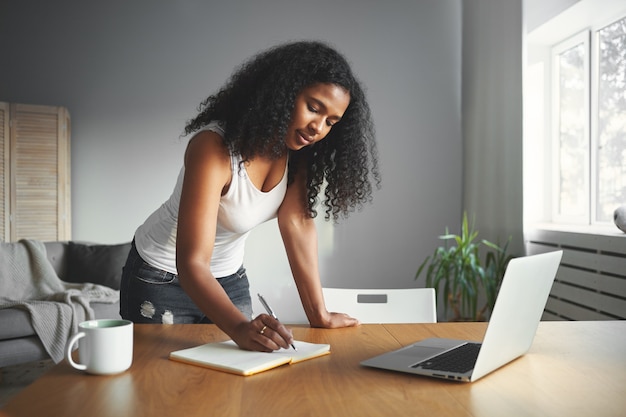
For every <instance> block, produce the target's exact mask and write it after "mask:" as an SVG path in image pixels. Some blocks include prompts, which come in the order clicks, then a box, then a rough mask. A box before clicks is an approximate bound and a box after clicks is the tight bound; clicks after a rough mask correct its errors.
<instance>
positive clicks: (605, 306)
mask: <svg viewBox="0 0 626 417" xmlns="http://www.w3.org/2000/svg"><path fill="white" fill-rule="evenodd" d="M524 240H525V246H526V252H527V253H528V254H529V255H531V254H536V253H544V252H550V251H553V250H557V249H562V250H563V259H562V261H561V265H560V266H559V270H558V272H557V275H556V279H555V282H554V285H553V287H552V290H551V292H550V297H549V298H548V302H547V304H546V308H545V310H544V314H543V317H542V320H616V319H626V234H623V233H621V232H619V231H617V232H616V233H615V234H610V233H609V234H597V235H596V234H594V235H591V234H585V233H574V232H563V231H556V230H543V229H542V230H531V231H526V233H525V236H524Z"/></svg>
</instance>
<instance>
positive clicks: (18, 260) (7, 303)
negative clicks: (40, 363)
mask: <svg viewBox="0 0 626 417" xmlns="http://www.w3.org/2000/svg"><path fill="white" fill-rule="evenodd" d="M117 300H119V292H118V291H115V290H113V289H111V288H108V287H105V286H102V285H96V284H89V283H86V284H70V283H67V282H64V281H62V280H61V279H60V278H59V277H58V276H57V274H56V272H55V270H54V268H53V267H52V265H51V264H50V262H49V261H48V259H47V256H46V247H45V245H44V244H43V242H40V241H36V240H21V241H19V242H14V243H4V242H2V243H0V308H12V307H15V308H23V309H25V310H27V311H28V312H29V313H30V316H31V321H32V325H33V328H34V329H35V332H36V333H37V336H39V338H40V339H41V342H42V344H43V346H44V347H45V349H46V351H47V352H48V354H49V355H50V357H51V358H52V359H53V360H54V361H55V362H56V363H58V362H61V361H62V360H63V358H64V352H65V346H66V343H67V341H68V339H69V337H70V336H72V335H73V334H74V333H76V332H77V331H78V324H79V323H80V322H82V321H84V320H91V319H93V318H94V312H93V309H92V308H91V307H90V302H92V301H96V302H102V303H115V302H116V301H117Z"/></svg>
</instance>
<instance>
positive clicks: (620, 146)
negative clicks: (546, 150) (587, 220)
mask: <svg viewBox="0 0 626 417" xmlns="http://www.w3.org/2000/svg"><path fill="white" fill-rule="evenodd" d="M596 50H597V55H598V59H597V66H598V71H597V74H598V75H597V97H598V98H597V103H598V104H597V110H596V111H595V113H596V114H595V115H594V116H595V117H594V118H595V119H596V120H597V129H596V135H595V136H596V138H597V139H596V140H595V142H596V144H595V147H594V148H595V149H597V151H596V155H595V158H594V160H595V165H596V167H597V169H596V171H597V173H596V175H597V178H596V181H595V182H596V187H595V198H594V200H593V203H594V204H595V210H593V211H592V212H595V220H596V221H598V222H604V221H612V219H613V211H614V210H615V208H617V207H618V206H620V205H621V204H626V18H622V19H620V20H618V21H616V22H614V23H612V24H610V25H608V26H606V27H604V28H602V29H600V30H599V31H598V33H597V45H596Z"/></svg>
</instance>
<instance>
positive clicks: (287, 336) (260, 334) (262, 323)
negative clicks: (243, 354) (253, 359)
mask: <svg viewBox="0 0 626 417" xmlns="http://www.w3.org/2000/svg"><path fill="white" fill-rule="evenodd" d="M233 340H234V341H235V343H237V345H238V346H239V347H240V348H241V349H246V350H255V351H259V352H272V351H275V350H278V349H280V348H285V349H291V343H293V334H292V333H291V330H289V329H287V328H286V327H285V326H284V325H283V324H282V323H281V322H280V321H278V320H276V319H275V318H274V317H272V316H270V315H268V314H259V315H258V316H257V317H255V318H254V320H252V321H249V322H244V323H241V324H240V325H239V326H237V327H236V328H235V331H234V335H233Z"/></svg>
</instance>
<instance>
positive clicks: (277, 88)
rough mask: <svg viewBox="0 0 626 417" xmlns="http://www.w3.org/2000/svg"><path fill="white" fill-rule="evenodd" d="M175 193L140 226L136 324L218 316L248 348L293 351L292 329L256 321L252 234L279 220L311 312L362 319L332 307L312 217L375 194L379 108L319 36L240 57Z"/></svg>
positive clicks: (336, 322) (345, 209) (132, 274)
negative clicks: (248, 260)
mask: <svg viewBox="0 0 626 417" xmlns="http://www.w3.org/2000/svg"><path fill="white" fill-rule="evenodd" d="M199 110H200V111H199V114H198V115H197V116H196V117H195V118H193V119H192V120H191V121H189V123H188V124H187V126H186V127H185V134H187V135H192V137H191V139H190V141H189V143H188V145H187V149H186V152H185V156H184V166H183V168H182V169H181V172H180V175H179V177H178V181H177V184H176V186H175V189H174V192H173V193H172V196H171V197H170V199H169V200H168V201H166V202H165V203H164V204H163V205H162V206H161V207H160V208H159V209H157V210H156V211H155V212H154V213H153V214H152V215H150V216H149V217H148V219H147V220H146V221H145V223H144V224H143V225H141V226H140V227H139V228H138V229H137V231H136V233H135V239H134V242H133V247H132V249H131V252H130V254H129V257H128V260H127V263H126V265H125V267H124V273H123V276H122V287H121V297H120V304H121V308H120V313H121V315H122V317H124V318H126V319H129V320H132V321H134V322H137V323H174V322H175V323H215V324H216V325H217V326H218V327H219V328H220V329H222V330H223V331H224V332H225V333H226V334H228V335H229V336H230V337H231V338H232V339H233V340H234V341H235V342H236V343H237V344H238V345H239V347H241V348H243V349H248V350H258V351H272V350H276V349H279V348H288V347H289V345H290V343H291V342H292V339H293V338H292V334H291V332H290V331H289V330H288V329H287V328H285V327H284V326H283V325H282V324H281V323H280V322H278V321H277V320H276V319H274V318H273V317H271V316H269V315H267V314H260V315H259V316H257V317H256V318H254V319H253V320H251V318H252V317H251V316H252V303H251V298H250V292H249V286H248V279H247V276H246V272H245V269H244V268H243V266H242V263H243V249H244V243H245V239H246V237H247V235H248V232H249V231H250V230H251V229H252V228H254V227H255V226H257V225H258V224H261V223H263V222H265V221H267V220H269V219H272V218H276V217H277V218H278V225H279V229H280V233H281V236H282V239H283V242H284V245H285V249H286V252H287V256H288V259H289V264H290V267H291V270H292V273H293V276H294V280H295V283H296V285H297V288H298V293H299V295H300V298H301V301H302V305H303V307H304V310H305V312H306V315H307V318H308V320H309V322H310V324H311V326H314V327H325V328H337V327H346V326H355V325H358V324H359V322H358V320H357V319H355V318H352V317H350V316H348V315H346V314H341V313H334V312H328V311H327V310H326V307H325V305H324V300H323V296H322V287H321V283H320V276H319V269H318V256H317V235H316V229H315V224H314V222H313V218H314V217H315V216H316V215H317V212H316V206H317V203H318V197H319V195H320V192H321V191H320V190H321V189H322V186H324V187H323V189H324V191H323V194H324V200H323V204H324V207H325V213H326V218H327V220H328V219H331V218H332V219H333V220H337V219H338V218H339V216H345V215H347V214H348V213H349V212H351V211H353V210H354V209H357V208H360V207H361V206H362V204H363V203H364V202H367V201H369V200H370V199H371V194H372V183H375V184H376V185H377V186H378V185H379V175H378V169H377V157H376V146H375V142H374V132H373V127H372V123H371V117H370V112H369V106H368V104H367V102H366V100H365V96H364V93H363V90H362V88H361V86H360V85H359V82H358V81H357V80H356V79H355V77H354V76H353V74H352V71H351V69H350V66H349V65H348V63H347V62H346V60H345V58H343V57H342V56H341V55H340V54H339V53H338V52H337V51H335V50H334V49H332V48H330V47H329V46H327V45H325V44H323V43H320V42H296V43H289V44H285V45H280V46H278V47H274V48H272V49H270V50H268V51H265V52H263V53H261V54H259V55H257V56H256V57H254V58H253V59H251V60H250V61H249V62H247V63H245V64H244V65H243V66H241V67H240V68H239V69H238V70H237V71H236V72H235V73H234V74H233V76H232V77H231V79H230V80H229V81H228V82H227V83H226V85H225V86H224V87H223V88H222V89H221V90H220V91H218V92H217V93H216V94H214V95H212V96H210V97H208V98H207V99H206V100H205V101H204V102H202V104H201V106H200V109H199Z"/></svg>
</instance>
